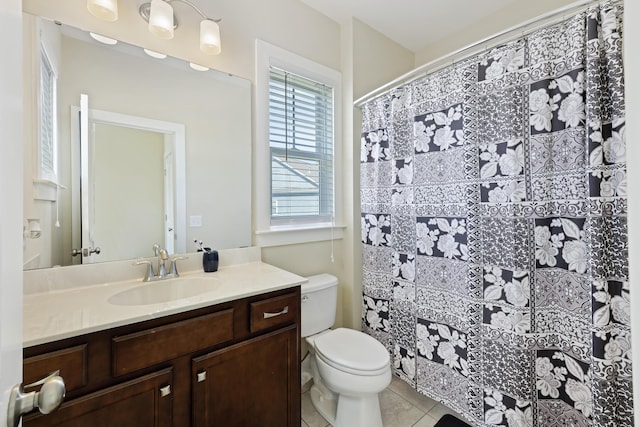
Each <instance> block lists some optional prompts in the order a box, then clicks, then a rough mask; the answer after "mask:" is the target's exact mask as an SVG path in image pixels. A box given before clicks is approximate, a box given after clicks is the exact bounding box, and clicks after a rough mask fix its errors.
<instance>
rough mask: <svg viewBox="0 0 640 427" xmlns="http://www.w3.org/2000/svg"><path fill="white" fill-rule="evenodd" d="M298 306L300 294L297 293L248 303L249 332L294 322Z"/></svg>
mask: <svg viewBox="0 0 640 427" xmlns="http://www.w3.org/2000/svg"><path fill="white" fill-rule="evenodd" d="M299 306H300V296H299V295H298V294H297V293H290V294H286V295H282V296H279V297H273V298H268V299H264V300H261V301H256V302H252V303H251V304H250V305H249V307H250V313H251V314H250V315H251V324H250V330H251V332H252V333H253V332H257V331H261V330H263V329H268V328H271V327H273V326H280V325H286V324H290V323H295V321H296V318H297V314H298V307H299Z"/></svg>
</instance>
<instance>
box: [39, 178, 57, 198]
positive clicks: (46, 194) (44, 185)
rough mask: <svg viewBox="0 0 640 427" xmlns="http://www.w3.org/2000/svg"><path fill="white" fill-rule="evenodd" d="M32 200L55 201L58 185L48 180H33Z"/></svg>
mask: <svg viewBox="0 0 640 427" xmlns="http://www.w3.org/2000/svg"><path fill="white" fill-rule="evenodd" d="M33 200H46V201H49V202H55V201H57V200H58V184H56V183H55V182H53V181H51V180H49V179H34V180H33Z"/></svg>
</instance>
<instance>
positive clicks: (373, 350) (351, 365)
mask: <svg viewBox="0 0 640 427" xmlns="http://www.w3.org/2000/svg"><path fill="white" fill-rule="evenodd" d="M314 344H315V349H316V354H317V355H318V356H319V357H321V358H322V360H324V361H325V362H326V363H328V364H330V365H332V366H334V367H335V368H336V369H340V370H343V371H347V372H354V371H355V372H358V373H361V374H363V375H378V374H379V373H381V372H380V371H384V370H385V369H388V367H389V352H388V351H387V349H386V348H385V347H384V346H383V345H382V344H381V343H380V342H379V341H377V340H376V339H375V338H373V337H371V336H369V335H367V334H365V333H363V332H360V331H356V330H354V329H346V328H338V329H335V330H333V331H331V332H329V333H327V334H324V335H321V336H319V337H318V338H316V340H315V343H314Z"/></svg>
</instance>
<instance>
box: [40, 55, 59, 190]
mask: <svg viewBox="0 0 640 427" xmlns="http://www.w3.org/2000/svg"><path fill="white" fill-rule="evenodd" d="M38 65H39V72H38V75H39V77H40V79H39V85H38V88H39V89H38V95H39V96H38V156H37V158H38V167H37V171H38V178H39V179H40V180H44V181H49V182H52V183H56V184H57V183H58V129H57V121H58V117H57V110H58V109H57V99H58V98H57V96H58V73H57V70H56V67H55V65H54V62H53V61H51V56H50V55H49V52H48V49H47V46H46V44H45V43H41V45H40V56H39V62H38ZM45 65H46V68H47V69H48V70H49V71H50V79H49V81H50V83H51V87H50V88H49V89H50V91H51V99H50V100H49V101H51V105H50V106H49V108H50V110H51V117H50V119H51V123H50V125H51V128H50V131H51V135H50V138H51V141H50V147H49V150H50V151H51V153H50V156H51V164H50V165H49V167H50V168H51V170H45V168H44V167H43V166H44V165H43V162H44V160H43V157H44V156H43V151H44V147H43V142H44V129H43V127H42V118H43V113H44V108H45V106H44V104H43V101H44V91H43V86H42V81H43V78H44V77H43V72H42V71H43V69H44V68H45Z"/></svg>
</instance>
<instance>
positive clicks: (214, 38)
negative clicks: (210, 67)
mask: <svg viewBox="0 0 640 427" xmlns="http://www.w3.org/2000/svg"><path fill="white" fill-rule="evenodd" d="M200 50H201V51H202V52H204V53H206V54H207V55H217V54H219V53H220V52H221V50H222V49H221V47H220V27H219V26H218V23H217V22H215V21H212V20H210V19H204V20H202V22H200Z"/></svg>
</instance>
